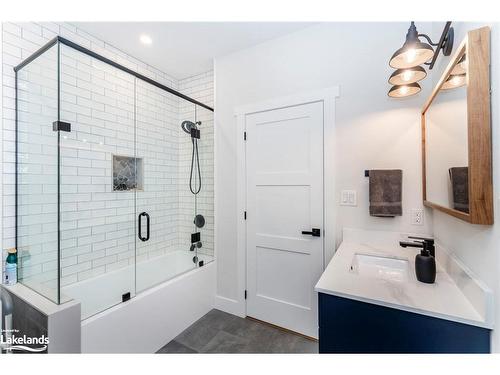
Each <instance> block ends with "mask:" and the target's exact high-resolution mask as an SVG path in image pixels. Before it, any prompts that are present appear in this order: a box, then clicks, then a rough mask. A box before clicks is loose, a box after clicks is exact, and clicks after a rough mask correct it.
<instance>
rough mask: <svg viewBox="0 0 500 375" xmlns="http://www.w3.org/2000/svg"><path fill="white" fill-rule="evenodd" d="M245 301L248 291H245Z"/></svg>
mask: <svg viewBox="0 0 500 375" xmlns="http://www.w3.org/2000/svg"><path fill="white" fill-rule="evenodd" d="M245 299H247V290H246V289H245Z"/></svg>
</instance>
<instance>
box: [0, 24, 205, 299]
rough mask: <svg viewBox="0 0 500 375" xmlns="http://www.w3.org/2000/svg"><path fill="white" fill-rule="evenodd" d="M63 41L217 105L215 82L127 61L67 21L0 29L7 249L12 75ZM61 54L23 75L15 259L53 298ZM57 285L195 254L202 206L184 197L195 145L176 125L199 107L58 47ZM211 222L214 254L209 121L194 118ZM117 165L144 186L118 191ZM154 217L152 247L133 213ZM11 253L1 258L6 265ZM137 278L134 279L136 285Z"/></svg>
mask: <svg viewBox="0 0 500 375" xmlns="http://www.w3.org/2000/svg"><path fill="white" fill-rule="evenodd" d="M56 35H61V36H63V37H65V38H67V39H70V40H71V41H74V42H76V43H78V44H80V45H82V46H84V47H86V48H89V49H91V50H93V51H95V52H97V53H99V54H101V55H104V56H106V57H108V58H109V59H111V60H114V61H116V62H118V63H120V64H123V65H125V66H127V67H128V68H130V69H133V70H135V71H138V72H140V73H141V74H144V75H146V76H148V77H151V78H152V79H154V80H156V81H159V82H161V83H163V84H165V85H167V86H169V87H172V88H174V89H177V90H179V91H181V92H183V93H185V94H186V95H188V96H191V97H193V98H194V99H197V100H199V101H201V102H203V103H206V104H207V105H209V106H213V72H211V71H210V72H207V73H203V74H200V75H196V76H194V77H190V78H187V79H184V80H175V79H174V78H172V77H169V76H168V75H167V74H165V73H163V72H161V71H159V70H157V69H155V68H153V67H151V66H148V65H147V64H145V63H143V62H141V61H139V60H137V59H135V58H133V57H131V56H128V55H127V54H125V53H123V52H122V51H120V50H118V49H116V48H114V47H112V46H110V45H108V44H107V43H106V42H104V41H101V40H99V39H96V38H94V37H92V36H91V35H89V34H87V33H86V32H84V31H82V30H80V29H77V28H75V27H74V26H73V25H71V24H68V23H3V24H2V36H3V56H2V57H3V61H4V63H3V67H2V68H3V70H2V77H3V86H4V89H3V110H4V116H3V133H2V135H3V182H4V189H3V194H4V197H3V219H4V221H3V223H4V224H3V226H4V228H3V230H4V231H3V248H4V249H6V248H9V247H12V246H14V244H15V238H14V237H15V230H14V229H15V217H14V213H15V210H14V208H15V201H14V197H15V185H14V184H15V142H14V140H15V100H14V98H15V79H14V72H13V69H12V68H13V66H15V65H17V64H18V63H19V62H21V61H22V60H23V59H25V58H26V57H28V56H29V55H30V54H31V53H33V52H34V51H36V50H37V49H39V48H40V47H41V46H42V45H43V44H45V43H46V42H47V41H48V40H50V39H51V38H53V37H55V36H56ZM56 53H57V52H56V49H55V48H54V49H53V50H50V51H48V52H46V54H44V55H43V56H42V57H41V58H38V59H37V60H36V61H35V62H32V63H30V64H29V65H28V66H27V67H26V68H23V70H22V71H21V72H20V74H19V78H20V79H19V80H18V83H19V85H20V87H19V88H20V90H19V99H20V101H19V112H18V113H19V116H20V117H19V126H20V127H19V129H20V133H19V137H20V138H19V141H20V143H19V145H20V149H19V151H20V153H19V164H18V170H19V172H20V176H21V177H20V183H21V184H20V193H21V194H20V195H19V224H20V226H19V229H20V232H19V234H20V237H19V239H20V241H19V244H18V246H19V256H20V270H19V271H20V276H21V277H22V278H23V282H25V283H28V284H31V286H32V287H33V288H34V289H36V290H38V291H40V292H41V293H43V294H44V295H46V296H48V297H49V298H52V299H53V300H55V298H56V285H57V138H56V136H55V134H56V133H54V132H53V131H52V125H51V124H52V121H53V120H54V119H55V118H57V116H56V114H57V112H56V109H57V80H56V79H55V77H56V76H55V74H56V69H57V54H56ZM60 66H61V91H60V98H61V120H63V121H68V122H70V123H71V124H72V125H71V126H72V131H71V132H70V133H64V132H61V140H60V145H61V147H60V153H61V165H60V184H61V185H60V189H61V203H60V207H61V233H60V235H61V242H60V245H61V268H62V269H61V276H62V277H61V285H62V286H65V285H69V284H72V283H76V282H79V281H83V280H85V279H88V278H91V277H94V276H97V275H100V274H103V273H106V272H110V271H113V270H116V269H118V268H121V267H124V266H128V265H130V264H133V262H135V261H136V260H137V261H141V260H145V259H149V258H152V257H155V256H160V255H163V254H165V253H167V252H169V251H175V250H186V251H189V247H190V234H191V233H192V231H193V230H194V227H193V224H192V223H193V218H194V212H195V211H194V209H195V199H194V197H193V196H192V194H191V193H190V191H189V171H190V167H191V152H192V151H191V139H190V137H189V136H188V135H187V134H185V133H184V132H182V130H181V128H180V123H181V121H183V120H185V119H190V120H194V119H195V106H194V105H193V104H192V103H189V102H186V101H184V100H182V99H179V98H178V97H176V96H174V95H172V94H169V93H166V92H164V91H163V90H160V89H158V88H156V87H154V86H152V85H150V84H148V83H146V82H143V81H141V80H137V79H135V78H134V77H133V76H131V75H129V74H127V73H124V72H122V71H120V70H118V69H116V68H114V67H112V66H109V65H107V64H104V63H102V62H100V61H98V60H96V59H93V58H91V57H89V56H87V55H85V54H82V53H80V52H78V51H75V50H73V49H71V48H70V47H67V46H64V45H61V65H60ZM196 119H197V120H198V121H202V125H201V134H202V138H201V140H200V143H199V149H200V165H201V168H202V183H203V187H202V191H201V192H200V194H199V195H198V196H197V200H196V205H197V208H198V211H197V212H199V213H201V214H203V215H204V216H205V219H206V225H205V227H204V228H203V229H202V230H201V232H202V243H203V247H202V248H201V249H199V252H201V253H203V254H208V255H213V251H214V245H213V242H214V241H213V223H214V220H213V197H214V196H213V191H214V189H213V160H214V159H213V113H212V112H210V111H208V110H206V109H203V108H201V107H197V108H196ZM113 155H120V156H129V157H137V158H141V159H142V163H143V167H142V168H143V171H142V176H143V187H142V189H138V190H136V191H114V190H113V179H112V176H113V171H112V164H113V163H112V160H113ZM143 211H144V212H147V213H148V214H149V215H150V217H151V235H150V240H149V241H147V242H142V241H138V240H137V215H138V214H139V213H140V212H143ZM5 256H6V255H5V253H4V257H5ZM140 277H141V275H140V274H138V275H137V278H140Z"/></svg>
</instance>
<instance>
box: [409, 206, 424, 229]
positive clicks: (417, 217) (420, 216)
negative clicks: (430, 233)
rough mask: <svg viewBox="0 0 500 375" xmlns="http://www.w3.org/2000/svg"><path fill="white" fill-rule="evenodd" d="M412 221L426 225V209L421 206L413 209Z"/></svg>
mask: <svg viewBox="0 0 500 375" xmlns="http://www.w3.org/2000/svg"><path fill="white" fill-rule="evenodd" d="M411 223H412V225H424V210H423V209H421V208H414V209H412V210H411Z"/></svg>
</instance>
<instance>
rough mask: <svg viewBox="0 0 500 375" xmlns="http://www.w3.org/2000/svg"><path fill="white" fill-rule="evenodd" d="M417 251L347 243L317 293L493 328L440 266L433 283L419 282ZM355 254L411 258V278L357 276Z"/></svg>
mask: <svg viewBox="0 0 500 375" xmlns="http://www.w3.org/2000/svg"><path fill="white" fill-rule="evenodd" d="M418 252H419V249H411V248H405V249H404V248H401V247H400V246H399V244H398V242H395V243H394V244H387V243H386V244H383V245H382V244H369V243H366V241H364V243H355V242H352V241H350V242H346V241H345V240H344V242H343V243H342V244H341V245H340V247H339V249H338V250H337V252H336V253H335V255H334V257H333V258H332V260H331V261H330V263H329V264H328V266H327V267H326V269H325V271H324V272H323V274H322V276H321V278H320V279H319V281H318V283H317V284H316V291H318V292H320V293H326V294H331V295H335V296H339V297H345V298H349V299H353V300H358V301H361V302H367V303H372V304H376V305H380V306H387V307H391V308H395V309H399V310H404V311H409V312H414V313H417V314H423V315H428V316H433V317H437V318H442V319H446V320H451V321H455V322H460V323H465V324H470V325H474V326H479V327H484V328H492V323H491V322H487V321H486V319H485V318H484V317H483V316H481V314H480V313H479V312H478V311H477V310H476V309H475V308H474V306H473V305H472V304H471V302H470V301H469V299H468V298H467V297H466V296H465V295H464V294H463V293H462V291H461V290H460V289H459V287H458V286H457V284H455V282H454V281H453V279H452V278H451V277H450V276H449V275H448V274H447V273H446V272H445V270H444V269H443V268H442V267H441V266H440V265H439V263H438V264H437V274H436V282H435V283H434V284H425V283H421V282H419V281H418V280H417V279H416V276H415V255H416V254H418ZM356 253H358V254H367V255H382V256H388V257H397V258H401V259H403V258H404V259H408V266H409V269H408V273H409V278H408V280H404V281H397V280H387V279H380V278H377V277H370V276H365V275H359V274H356V273H354V272H352V271H351V270H350V266H351V263H352V260H353V256H354V254H356Z"/></svg>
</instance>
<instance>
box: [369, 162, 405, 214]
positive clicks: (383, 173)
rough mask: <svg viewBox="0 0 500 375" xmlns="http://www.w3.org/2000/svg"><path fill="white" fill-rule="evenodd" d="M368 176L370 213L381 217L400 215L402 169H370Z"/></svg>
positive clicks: (401, 207) (401, 212)
mask: <svg viewBox="0 0 500 375" xmlns="http://www.w3.org/2000/svg"><path fill="white" fill-rule="evenodd" d="M369 178H370V215H371V216H382V217H394V216H401V215H402V214H403V206H402V203H401V197H402V191H403V171H402V170H401V169H384V170H377V169H372V170H370V172H369Z"/></svg>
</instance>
